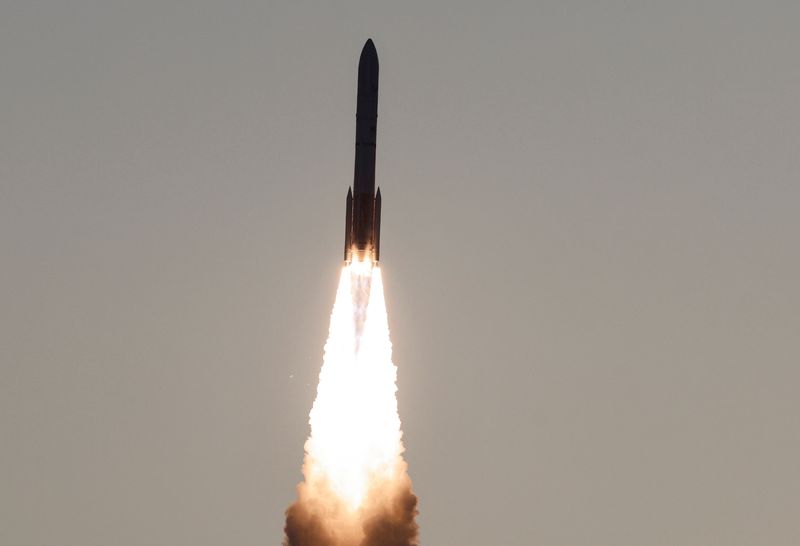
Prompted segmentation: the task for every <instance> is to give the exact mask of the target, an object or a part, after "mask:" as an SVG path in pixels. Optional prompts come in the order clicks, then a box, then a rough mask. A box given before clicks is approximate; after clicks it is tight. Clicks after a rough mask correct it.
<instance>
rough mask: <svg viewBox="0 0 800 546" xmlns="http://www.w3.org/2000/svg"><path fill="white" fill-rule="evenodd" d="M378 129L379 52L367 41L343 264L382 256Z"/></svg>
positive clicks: (360, 68)
mask: <svg viewBox="0 0 800 546" xmlns="http://www.w3.org/2000/svg"><path fill="white" fill-rule="evenodd" d="M377 128H378V52H377V51H375V44H373V43H372V40H367V43H366V44H364V48H363V49H362V50H361V58H360V59H359V61H358V99H357V105H356V161H355V174H354V176H353V187H352V188H349V189H348V190H347V208H346V209H345V231H344V261H345V263H346V264H349V263H350V262H352V261H353V260H356V261H365V260H370V261H371V262H372V263H376V262H377V261H378V258H379V257H380V235H381V190H380V188H378V192H377V194H376V193H375V136H376V133H377Z"/></svg>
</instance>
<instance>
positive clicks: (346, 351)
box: [304, 262, 405, 512]
mask: <svg viewBox="0 0 800 546" xmlns="http://www.w3.org/2000/svg"><path fill="white" fill-rule="evenodd" d="M396 378H397V368H396V367H395V366H394V364H392V343H391V341H390V339H389V325H388V321H387V316H386V304H385V301H384V296H383V282H382V279H381V271H380V268H378V267H377V266H373V264H372V263H371V262H353V263H352V264H350V265H348V266H346V267H344V268H343V269H342V274H341V278H340V280H339V288H338V290H337V293H336V303H335V304H334V307H333V313H332V314H331V322H330V331H329V335H328V341H327V343H326V344H325V357H324V360H323V364H322V371H321V372H320V375H319V386H318V388H317V399H316V400H315V402H314V407H313V408H312V410H311V414H310V419H309V423H310V425H311V436H310V437H309V439H308V441H307V442H306V445H305V449H306V454H307V455H306V464H305V467H304V473H305V478H306V487H307V488H308V491H307V492H308V493H309V494H310V495H311V496H319V497H323V498H325V497H327V496H329V495H327V492H332V493H333V495H334V496H335V497H337V498H338V499H339V500H340V501H341V502H342V503H343V504H344V505H345V506H346V507H347V508H348V509H349V510H350V511H351V512H352V511H356V510H358V509H359V508H361V507H362V504H364V502H365V498H366V497H367V496H368V495H369V492H370V489H371V488H373V487H376V486H377V487H381V486H383V485H384V484H387V483H390V482H392V481H393V480H394V479H395V478H397V477H399V476H400V474H404V473H405V463H403V461H402V458H401V456H400V455H401V453H402V451H403V446H402V443H401V436H402V433H401V431H400V418H399V416H398V413H397V400H396V398H395V392H396V391H397V387H396V384H395V382H396ZM315 491H316V494H315Z"/></svg>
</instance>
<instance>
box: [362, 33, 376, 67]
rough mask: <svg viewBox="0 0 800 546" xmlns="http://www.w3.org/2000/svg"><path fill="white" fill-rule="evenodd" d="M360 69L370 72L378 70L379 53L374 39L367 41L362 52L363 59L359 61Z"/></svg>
mask: <svg viewBox="0 0 800 546" xmlns="http://www.w3.org/2000/svg"><path fill="white" fill-rule="evenodd" d="M358 67H359V69H362V70H363V69H365V68H368V69H370V71H373V70H377V68H378V52H377V51H376V50H375V44H373V43H372V39H369V40H367V43H365V44H364V48H363V49H362V50H361V58H360V59H359V60H358Z"/></svg>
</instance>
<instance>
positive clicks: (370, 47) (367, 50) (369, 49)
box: [361, 38, 378, 57]
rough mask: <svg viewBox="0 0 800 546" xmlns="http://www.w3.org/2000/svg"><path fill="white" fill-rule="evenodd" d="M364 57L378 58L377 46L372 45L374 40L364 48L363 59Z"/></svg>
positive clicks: (367, 42) (362, 51)
mask: <svg viewBox="0 0 800 546" xmlns="http://www.w3.org/2000/svg"><path fill="white" fill-rule="evenodd" d="M364 55H370V56H373V57H377V56H378V52H377V51H376V50H375V44H374V43H372V38H370V39H369V40H367V41H366V43H365V44H364V48H363V49H362V50H361V56H362V57H363V56H364Z"/></svg>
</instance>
